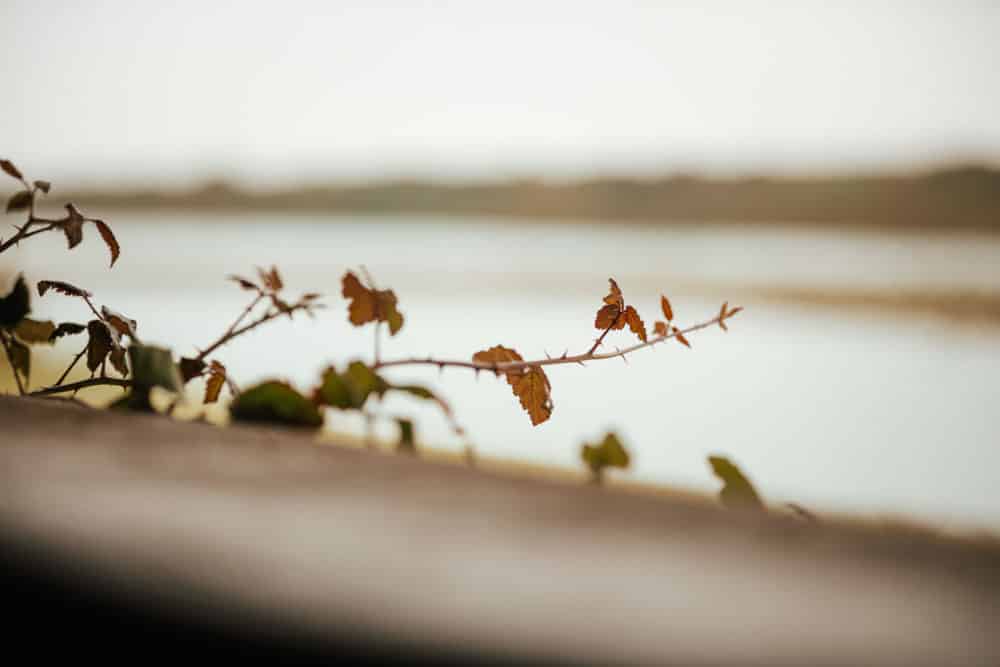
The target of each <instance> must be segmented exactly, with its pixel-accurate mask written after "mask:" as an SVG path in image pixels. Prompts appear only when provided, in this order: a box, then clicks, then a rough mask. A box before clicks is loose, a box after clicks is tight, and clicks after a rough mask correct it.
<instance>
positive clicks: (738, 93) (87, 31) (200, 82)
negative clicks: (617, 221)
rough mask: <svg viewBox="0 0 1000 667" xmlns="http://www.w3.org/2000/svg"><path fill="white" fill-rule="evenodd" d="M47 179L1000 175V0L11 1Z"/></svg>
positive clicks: (7, 109)
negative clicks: (963, 170) (912, 166)
mask: <svg viewBox="0 0 1000 667" xmlns="http://www.w3.org/2000/svg"><path fill="white" fill-rule="evenodd" d="M0 49H2V58H0V83H2V86H0V91H2V97H0V100H2V102H0V156H3V157H9V158H11V159H14V160H15V161H16V162H17V163H18V164H21V165H22V166H23V167H24V168H25V169H30V171H31V172H32V173H34V174H37V175H39V176H42V175H45V176H46V177H51V178H52V179H61V180H65V179H72V180H74V181H76V182H78V183H79V182H80V181H81V179H85V178H87V179H89V180H91V181H99V182H110V181H113V180H115V179H122V178H124V179H128V180H130V181H133V182H135V181H157V182H161V183H179V182H180V183H183V182H185V181H187V180H190V179H197V178H202V177H206V176H216V175H217V176H226V177H231V178H239V179H245V180H250V181H255V182H271V183H284V182H287V181H292V180H295V179H306V180H320V179H324V178H327V177H337V178H344V177H371V176H399V175H424V176H434V177H442V178H453V177H475V178H479V177H491V176H509V175H515V174H546V175H554V176H573V175H579V174H588V173H595V172H609V171H613V172H629V171H645V172H649V171H657V170H661V171H672V170H676V169H695V170H701V171H715V172H720V171H723V172H734V171H735V172H740V171H752V170H756V169H767V170H794V169H810V170H829V169H836V170H841V169H849V168H855V167H862V168H865V167H878V166H885V165H889V166H899V165H904V164H907V163H911V162H921V163H926V162H928V161H938V160H944V159H952V158H963V157H975V158H982V159H988V160H991V161H997V162H1000V2H970V1H966V2H958V1H951V2H937V3H926V2H917V1H910V2H905V1H904V2H898V3H885V2H881V3H880V2H857V3H848V2H837V3H830V2H806V1H800V2H776V1H768V0H760V1H750V0H747V1H745V2H708V1H704V0H703V1H699V2H690V3H679V2H666V1H665V2H647V3H639V2H633V3H628V2H602V3H598V2H587V1H586V0H573V1H570V2H541V1H537V2H525V3H520V2H513V1H510V0H507V1H503V2H501V1H496V2H461V3H458V2H455V3H449V2H440V1H437V2H426V3H421V2H416V1H413V2H401V3H398V4H397V3H392V4H390V3H383V2H356V3H348V2H336V1H326V2H299V1H295V0H285V1H283V2H249V1H247V2H211V1H208V0H201V1H198V2H188V1H186V0H172V1H170V2H163V1H162V0H161V1H157V2H144V1H140V0H108V1H105V2H98V1H93V0H91V1H88V2H76V1H66V2H47V1H41V0H25V1H15V0H0Z"/></svg>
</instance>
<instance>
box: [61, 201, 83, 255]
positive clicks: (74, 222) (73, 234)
mask: <svg viewBox="0 0 1000 667" xmlns="http://www.w3.org/2000/svg"><path fill="white" fill-rule="evenodd" d="M66 210H67V211H68V212H69V215H68V216H67V217H66V219H65V220H63V221H62V222H60V223H59V227H60V228H61V229H62V230H63V233H64V234H66V243H68V244H69V247H70V249H73V248H75V247H76V246H78V245H79V244H80V242H81V241H83V223H84V219H83V214H82V213H80V211H78V210H76V207H75V206H73V205H72V204H66Z"/></svg>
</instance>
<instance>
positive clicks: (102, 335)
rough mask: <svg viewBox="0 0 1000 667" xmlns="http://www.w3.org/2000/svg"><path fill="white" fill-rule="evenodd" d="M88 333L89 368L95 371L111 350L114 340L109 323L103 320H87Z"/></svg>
mask: <svg viewBox="0 0 1000 667" xmlns="http://www.w3.org/2000/svg"><path fill="white" fill-rule="evenodd" d="M87 334H88V335H89V336H90V341H89V342H88V343H87V368H88V369H89V370H90V372H91V373H93V372H94V371H96V370H97V369H98V368H100V366H101V364H102V363H103V362H104V360H105V359H106V358H107V356H108V354H109V353H110V352H111V348H112V346H113V340H112V338H111V331H110V329H109V328H108V325H107V324H106V323H104V322H102V321H101V320H91V321H90V322H87Z"/></svg>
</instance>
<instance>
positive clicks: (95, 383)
mask: <svg viewBox="0 0 1000 667" xmlns="http://www.w3.org/2000/svg"><path fill="white" fill-rule="evenodd" d="M102 385H106V386H111V387H122V388H123V389H128V388H129V387H131V386H132V381H131V380H124V379H118V378H109V377H96V378H90V379H89V380H80V381H79V382H71V383H70V384H62V385H56V386H53V387H46V388H45V389H39V390H38V391H33V392H31V393H29V394H28V396H48V395H50V394H62V393H65V392H67V391H72V392H76V391H78V390H80V389H86V388H87V387H99V386H102Z"/></svg>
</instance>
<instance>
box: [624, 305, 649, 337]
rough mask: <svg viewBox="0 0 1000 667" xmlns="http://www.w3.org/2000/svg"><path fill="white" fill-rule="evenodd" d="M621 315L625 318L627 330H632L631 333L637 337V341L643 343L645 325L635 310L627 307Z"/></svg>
mask: <svg viewBox="0 0 1000 667" xmlns="http://www.w3.org/2000/svg"><path fill="white" fill-rule="evenodd" d="M623 315H624V316H625V320H626V321H627V322H628V328H629V329H631V330H632V333H634V334H635V335H636V336H638V337H639V340H641V341H642V342H643V343H645V342H646V325H645V324H643V322H642V318H640V317H639V313H638V312H637V311H636V309H635V308H633V307H632V306H629V307H628V308H626V309H625V312H624V313H623Z"/></svg>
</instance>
